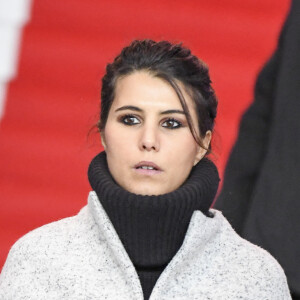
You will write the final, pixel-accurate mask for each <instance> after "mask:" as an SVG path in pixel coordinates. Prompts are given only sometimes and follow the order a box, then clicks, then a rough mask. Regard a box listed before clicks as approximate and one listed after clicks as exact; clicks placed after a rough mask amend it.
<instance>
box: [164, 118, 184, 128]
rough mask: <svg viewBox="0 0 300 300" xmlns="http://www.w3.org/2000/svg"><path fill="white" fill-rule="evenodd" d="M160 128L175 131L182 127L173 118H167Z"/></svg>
mask: <svg viewBox="0 0 300 300" xmlns="http://www.w3.org/2000/svg"><path fill="white" fill-rule="evenodd" d="M162 126H163V127H165V128H168V129H177V128H180V127H182V123H181V122H180V121H178V120H176V119H174V118H168V119H167V120H164V122H163V123H162Z"/></svg>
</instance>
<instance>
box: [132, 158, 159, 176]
mask: <svg viewBox="0 0 300 300" xmlns="http://www.w3.org/2000/svg"><path fill="white" fill-rule="evenodd" d="M142 166H147V167H152V168H154V169H153V170H149V169H141V168H139V167H142ZM134 170H135V171H136V172H137V173H139V174H142V175H156V174H159V173H161V172H162V169H161V168H160V167H159V166H158V165H157V164H155V163H154V162H152V161H140V162H139V163H137V164H136V165H135V166H134Z"/></svg>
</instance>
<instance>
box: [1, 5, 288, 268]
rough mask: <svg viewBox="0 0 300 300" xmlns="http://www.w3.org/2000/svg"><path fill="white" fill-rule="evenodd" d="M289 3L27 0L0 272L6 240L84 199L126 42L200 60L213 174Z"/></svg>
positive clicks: (9, 126)
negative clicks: (103, 95) (211, 127)
mask: <svg viewBox="0 0 300 300" xmlns="http://www.w3.org/2000/svg"><path fill="white" fill-rule="evenodd" d="M289 4H290V1H288V0H284V1H283V0H276V1H275V0H265V1H258V0H244V1H239V0H227V1H217V0H212V1H204V0H201V1H200V0H197V1H196V0H195V1H174V0H172V1H161V0H152V1H133V0H131V1H130V0H127V1H120V0H110V1H98V0H97V1H96V0H64V1H59V0H35V2H34V5H33V12H32V19H31V21H30V23H29V25H28V26H27V27H26V28H25V30H24V35H23V42H22V47H21V53H20V60H19V70H18V77H17V78H16V80H14V81H13V82H12V83H11V84H10V85H9V89H8V94H7V101H6V103H7V105H6V112H5V116H4V118H3V119H2V121H1V127H0V157H1V168H0V249H1V252H0V268H1V267H2V265H3V263H4V260H5V258H6V256H7V253H8V250H9V248H10V247H11V245H12V244H13V243H14V242H15V241H16V240H17V239H18V238H19V237H20V236H22V235H23V234H25V233H26V232H28V231H29V230H32V229H33V228H36V227H38V226H41V225H43V224H45V223H48V222H51V221H54V220H57V219H59V218H63V217H66V216H70V215H73V214H75V213H76V212H77V211H78V210H79V209H80V208H81V207H82V206H83V205H85V203H86V197H87V193H88V191H89V185H88V181H87V176H86V172H87V167H88V164H89V162H90V160H91V158H92V157H93V155H95V154H96V153H97V152H99V151H100V150H101V146H100V144H99V140H98V136H97V135H96V134H94V135H92V137H91V138H90V139H89V140H88V141H87V133H88V131H89V129H90V128H91V127H92V125H93V124H94V123H95V122H96V120H97V114H98V113H99V108H98V107H99V97H98V94H99V90H100V87H99V85H100V78H101V76H102V74H103V71H104V68H105V63H107V62H108V61H110V60H112V58H113V57H114V56H115V55H116V54H117V53H118V51H119V50H120V48H121V47H123V46H124V45H126V44H128V42H129V41H131V40H132V39H134V38H153V39H169V40H172V41H183V42H184V43H185V44H186V45H187V46H189V47H191V48H192V49H193V51H194V53H196V54H197V55H198V56H199V57H201V58H203V59H204V60H205V61H206V62H208V64H209V66H210V69H211V77H212V80H213V82H214V87H215V88H216V91H217V95H218V97H219V100H220V104H219V112H218V113H219V116H218V119H217V127H216V130H217V139H216V143H215V149H217V150H216V152H217V160H216V163H217V165H218V167H219V170H220V172H221V174H222V173H223V170H224V165H225V161H226V159H227V157H228V154H229V150H230V148H231V146H232V143H233V141H234V139H235V137H236V132H237V126H238V121H239V118H240V115H241V113H242V112H243V111H244V110H245V108H246V107H247V106H248V105H249V103H250V102H251V100H252V90H253V85H254V80H255V76H256V74H257V72H258V70H259V69H260V67H261V66H262V64H263V62H264V61H265V60H266V59H267V57H268V56H269V55H270V54H271V52H272V50H273V49H274V47H275V45H276V41H277V36H278V33H279V31H280V28H281V26H282V23H283V20H284V18H285V16H286V13H287V11H288V7H289Z"/></svg>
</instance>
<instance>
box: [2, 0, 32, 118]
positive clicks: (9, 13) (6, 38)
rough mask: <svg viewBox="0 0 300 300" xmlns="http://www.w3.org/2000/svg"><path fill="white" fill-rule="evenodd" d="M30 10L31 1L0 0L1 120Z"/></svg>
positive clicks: (14, 74) (15, 71) (15, 70)
mask: <svg viewBox="0 0 300 300" xmlns="http://www.w3.org/2000/svg"><path fill="white" fill-rule="evenodd" d="M30 8H31V0H0V120H1V118H2V116H3V115H4V109H5V98H6V88H7V84H8V82H9V81H10V80H11V79H12V78H13V77H14V76H16V73H17V63H18V54H19V49H20V37H21V31H22V28H23V26H24V25H25V24H26V22H28V20H29V18H30Z"/></svg>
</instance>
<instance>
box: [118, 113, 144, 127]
mask: <svg viewBox="0 0 300 300" xmlns="http://www.w3.org/2000/svg"><path fill="white" fill-rule="evenodd" d="M118 119H119V122H121V123H123V124H125V125H129V126H132V125H136V124H140V123H141V121H140V120H139V119H138V118H137V117H136V116H134V115H129V114H126V115H124V116H120V117H119V118H118Z"/></svg>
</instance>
